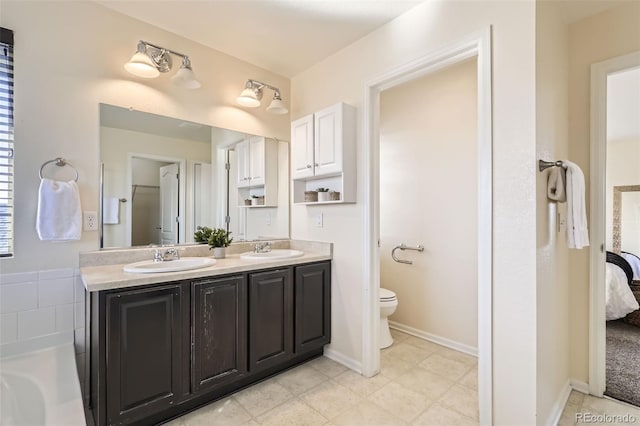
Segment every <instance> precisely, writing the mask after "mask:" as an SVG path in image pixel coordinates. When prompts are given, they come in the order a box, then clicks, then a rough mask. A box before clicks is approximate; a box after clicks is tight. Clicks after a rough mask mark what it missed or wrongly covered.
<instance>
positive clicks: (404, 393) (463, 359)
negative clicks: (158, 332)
mask: <svg viewBox="0 0 640 426" xmlns="http://www.w3.org/2000/svg"><path fill="white" fill-rule="evenodd" d="M392 335H393V338H394V340H395V342H394V344H393V346H391V347H390V348H388V349H385V350H383V351H382V353H381V367H382V368H381V373H380V374H378V375H377V376H375V377H373V378H371V379H366V378H364V377H363V376H361V375H359V374H357V373H355V372H353V371H351V370H349V369H347V368H346V367H344V366H342V365H340V364H338V363H336V362H334V361H331V360H330V359H328V358H324V357H322V358H318V359H315V360H313V361H310V362H308V363H305V364H303V365H301V366H299V367H296V368H294V369H292V370H289V371H287V372H286V373H283V374H280V375H278V376H276V377H273V378H271V379H269V380H266V381H264V382H262V383H259V384H257V385H254V386H252V387H250V388H248V389H245V390H243V391H240V392H238V393H235V394H233V395H231V396H230V397H227V398H224V399H222V400H220V401H217V402H215V403H212V404H209V405H207V406H205V407H202V408H200V409H199V410H196V411H194V412H192V413H189V414H187V415H185V416H182V417H180V418H178V419H176V420H173V421H172V422H170V423H168V425H171V426H201V425H202V426H204V425H206V426H215V425H224V426H237V425H247V426H250V425H278V426H286V425H295V426H302V425H335V426H341V425H344V426H351V425H353V426H361V425H368V426H385V425H394V426H395V425H409V424H411V425H438V426H442V425H476V424H478V395H477V393H478V391H477V389H478V385H477V375H478V367H477V359H476V358H475V357H472V356H469V355H466V354H463V353H460V352H457V351H453V350H451V349H448V348H445V347H443V346H440V345H437V344H434V343H431V342H428V341H425V340H422V339H418V338H416V337H413V336H409V335H407V334H404V333H400V332H397V331H395V330H392Z"/></svg>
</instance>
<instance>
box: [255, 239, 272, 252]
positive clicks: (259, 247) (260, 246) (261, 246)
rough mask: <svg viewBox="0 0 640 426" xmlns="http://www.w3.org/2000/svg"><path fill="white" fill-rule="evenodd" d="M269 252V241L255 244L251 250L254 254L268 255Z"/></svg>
mask: <svg viewBox="0 0 640 426" xmlns="http://www.w3.org/2000/svg"><path fill="white" fill-rule="evenodd" d="M270 251H271V241H265V242H264V243H256V245H255V247H254V248H253V252H254V253H268V252H270Z"/></svg>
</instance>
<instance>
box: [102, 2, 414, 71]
mask: <svg viewBox="0 0 640 426" xmlns="http://www.w3.org/2000/svg"><path fill="white" fill-rule="evenodd" d="M98 2H99V3H100V4H102V5H104V6H106V7H108V8H110V9H113V10H115V11H117V12H120V13H122V14H125V15H128V16H131V17H133V18H136V19H139V20H141V21H144V22H147V23H149V24H152V25H154V26H157V27H160V28H163V29H165V30H167V31H171V32H173V33H175V34H178V35H181V36H183V37H185V38H188V39H191V40H193V41H196V42H198V43H200V44H203V45H205V46H208V47H210V48H212V49H215V50H218V51H221V52H224V53H226V54H228V55H231V56H234V57H236V58H238V59H241V60H243V61H246V62H249V63H252V64H254V65H257V66H259V67H261V68H265V69H267V70H269V71H272V72H275V73H277V74H280V75H283V76H285V77H289V78H291V77H293V76H295V75H297V74H299V73H300V72H302V71H304V70H306V69H307V68H309V67H311V66H312V65H314V64H316V63H318V62H320V61H321V60H322V59H324V58H326V57H328V56H330V55H331V54H333V53H335V52H337V51H339V50H340V49H342V48H343V47H346V46H348V45H349V44H351V43H353V42H354V41H356V40H358V39H360V38H362V37H363V36H365V35H366V34H368V33H370V32H371V31H373V30H375V29H376V28H378V27H380V26H382V25H384V24H385V23H387V22H389V21H391V20H392V19H394V18H395V17H397V16H399V15H401V14H402V13H404V12H405V11H407V10H408V9H410V8H411V7H413V6H415V5H417V4H419V3H421V2H422V1H418V0H199V1H193V0H168V1H163V0H131V1H121V0H120V1H118V0H99V1H98Z"/></svg>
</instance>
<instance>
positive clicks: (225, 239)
mask: <svg viewBox="0 0 640 426" xmlns="http://www.w3.org/2000/svg"><path fill="white" fill-rule="evenodd" d="M230 234H231V232H229V231H227V230H226V229H223V228H215V229H212V230H211V235H209V240H208V241H207V242H208V243H209V245H210V246H211V247H209V250H213V257H214V258H216V259H224V258H225V256H226V248H227V247H229V244H231V242H232V241H233V238H230V237H229V235H230Z"/></svg>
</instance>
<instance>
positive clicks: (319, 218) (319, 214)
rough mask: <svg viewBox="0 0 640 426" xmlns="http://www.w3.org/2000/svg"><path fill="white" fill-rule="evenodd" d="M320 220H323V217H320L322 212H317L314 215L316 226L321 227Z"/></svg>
mask: <svg viewBox="0 0 640 426" xmlns="http://www.w3.org/2000/svg"><path fill="white" fill-rule="evenodd" d="M322 222H323V217H322V213H318V214H317V215H316V226H317V227H318V228H322Z"/></svg>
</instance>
